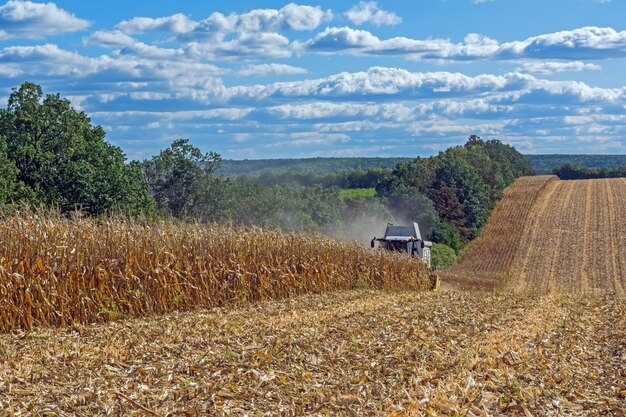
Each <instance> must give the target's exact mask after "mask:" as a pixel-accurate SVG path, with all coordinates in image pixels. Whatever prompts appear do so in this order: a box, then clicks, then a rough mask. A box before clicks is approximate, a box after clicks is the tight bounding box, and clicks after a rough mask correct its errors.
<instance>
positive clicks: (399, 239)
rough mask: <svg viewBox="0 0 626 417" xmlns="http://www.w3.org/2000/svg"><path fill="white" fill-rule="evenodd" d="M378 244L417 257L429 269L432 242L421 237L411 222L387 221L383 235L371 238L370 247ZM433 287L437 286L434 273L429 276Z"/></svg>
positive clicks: (416, 226)
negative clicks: (394, 222) (402, 223)
mask: <svg viewBox="0 0 626 417" xmlns="http://www.w3.org/2000/svg"><path fill="white" fill-rule="evenodd" d="M376 242H378V246H379V247H380V248H382V249H385V250H388V251H392V252H404V253H406V254H408V255H409V256H411V257H413V258H418V259H419V260H420V261H422V262H423V263H424V264H426V266H427V267H428V268H429V269H430V267H431V264H430V252H431V249H432V246H433V243H432V242H430V241H427V240H424V239H422V235H421V233H420V228H419V226H418V224H417V223H415V222H413V225H411V226H398V225H394V224H392V223H387V228H386V229H385V236H384V237H378V238H377V237H375V238H374V239H372V243H371V246H372V248H375V247H376ZM430 281H431V286H432V288H433V289H438V288H439V277H438V276H437V275H435V274H433V275H431V276H430Z"/></svg>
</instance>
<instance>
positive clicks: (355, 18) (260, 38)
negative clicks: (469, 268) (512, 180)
mask: <svg viewBox="0 0 626 417" xmlns="http://www.w3.org/2000/svg"><path fill="white" fill-rule="evenodd" d="M625 16H626V1H623V0H612V1H611V0H541V1H540V0H524V1H521V0H413V1H399V0H397V1H378V2H377V1H326V0H324V1H313V2H299V3H288V2H284V1H282V2H281V1H231V2H217V1H190V0H188V1H178V2H174V1H164V0H152V1H144V0H133V1H128V0H126V1H120V0H107V1H84V0H80V1H79V0H57V1H56V2H47V3H46V2H34V1H18V0H10V1H5V2H1V1H0V106H2V107H4V106H6V101H7V98H8V96H9V95H10V94H11V89H12V88H15V87H18V86H19V85H21V84H22V83H23V82H25V81H31V82H35V83H37V84H39V85H41V86H42V87H43V89H44V92H45V93H54V94H56V93H60V94H61V96H62V97H65V98H67V99H69V100H70V101H71V103H72V105H73V106H74V108H76V109H77V110H80V111H84V112H86V113H87V114H88V115H89V116H90V117H91V119H92V122H93V123H95V124H99V125H101V126H102V127H103V128H104V129H105V130H106V132H107V136H106V138H107V140H108V141H109V142H111V143H113V144H114V145H116V146H119V147H120V148H122V150H123V151H124V152H125V153H126V155H127V156H128V158H129V159H145V158H149V157H151V156H153V155H156V154H158V152H159V151H160V150H162V149H164V148H166V147H168V146H169V144H170V143H171V142H172V141H173V140H174V139H176V138H181V137H182V138H189V140H190V142H191V143H192V144H194V145H196V146H197V147H199V148H200V149H201V150H203V151H205V152H208V151H214V152H218V153H219V154H221V155H222V157H223V158H226V159H259V158H302V157H317V156H323V157H329V156H330V157H345V156H404V157H414V156H429V155H433V154H436V153H437V152H439V151H442V150H444V149H446V148H448V147H450V146H454V145H459V144H462V143H464V142H465V140H466V139H467V137H468V136H469V135H472V134H476V135H479V136H481V137H482V138H484V139H492V138H495V139H499V140H501V141H503V142H505V143H508V144H511V145H513V146H515V147H516V148H517V149H518V150H519V151H521V152H523V153H527V154H545V153H565V154H571V153H612V154H623V153H626V139H625V134H626V111H625V110H626V76H625V75H624V67H626V20H625V19H624V17H625Z"/></svg>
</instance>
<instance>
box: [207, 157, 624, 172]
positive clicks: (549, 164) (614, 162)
mask: <svg viewBox="0 0 626 417" xmlns="http://www.w3.org/2000/svg"><path fill="white" fill-rule="evenodd" d="M524 156H525V157H526V159H528V161H529V162H530V164H531V166H532V167H533V169H534V170H535V173H537V174H539V175H542V174H550V173H552V171H553V170H554V168H557V167H559V166H561V165H565V164H578V165H581V166H583V167H585V168H598V169H602V168H607V169H614V168H618V167H620V166H626V155H562V154H553V155H524ZM412 160H413V158H400V157H395V158H302V159H246V160H240V161H234V160H223V161H222V162H221V166H220V168H219V169H218V171H217V173H218V174H221V175H225V176H228V177H230V176H237V175H247V176H261V175H263V174H272V175H277V176H278V175H281V174H286V173H289V174H300V175H318V176H325V175H327V174H336V173H339V172H346V171H354V170H363V171H367V170H370V169H393V168H394V167H395V166H396V165H397V164H398V163H400V162H410V161H412Z"/></svg>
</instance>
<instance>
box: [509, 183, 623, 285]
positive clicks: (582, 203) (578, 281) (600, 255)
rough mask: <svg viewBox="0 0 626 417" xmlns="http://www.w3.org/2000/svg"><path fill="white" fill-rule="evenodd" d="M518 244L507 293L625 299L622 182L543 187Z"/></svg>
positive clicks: (555, 184)
mask: <svg viewBox="0 0 626 417" xmlns="http://www.w3.org/2000/svg"><path fill="white" fill-rule="evenodd" d="M521 242H522V244H521V245H520V247H519V249H518V251H517V253H516V259H515V262H514V263H513V265H512V268H511V273H510V277H511V280H510V282H509V286H508V288H509V289H512V290H513V291H517V292H520V291H523V292H526V291H530V292H570V293H583V294H590V293H591V294H593V293H605V292H610V293H615V294H617V295H618V296H622V297H623V296H626V292H625V288H626V179H623V178H622V179H602V180H578V181H557V182H554V183H551V184H549V185H548V187H547V188H546V190H545V191H544V192H543V193H542V194H541V196H540V197H539V199H538V200H537V202H536V203H535V206H534V213H533V216H532V218H531V221H530V223H529V224H528V225H527V227H526V228H525V229H524V233H523V234H522V236H521Z"/></svg>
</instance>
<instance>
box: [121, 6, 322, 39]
mask: <svg viewBox="0 0 626 417" xmlns="http://www.w3.org/2000/svg"><path fill="white" fill-rule="evenodd" d="M330 19H332V11H330V10H326V11H324V10H322V9H321V8H320V7H319V6H315V7H314V6H303V5H298V4H295V3H289V4H287V5H286V6H284V7H282V8H280V9H254V10H251V11H249V12H246V13H242V14H236V13H231V14H229V15H227V16H226V15H224V14H222V13H219V12H214V13H212V14H211V15H210V16H209V17H208V18H206V19H204V20H201V21H194V20H191V19H190V18H188V17H187V16H185V15H183V14H181V13H177V14H174V15H171V16H165V17H159V18H150V17H135V18H132V19H130V20H124V21H122V22H120V23H119V24H117V25H116V26H115V28H116V29H117V30H120V31H122V32H124V33H146V32H152V31H163V32H171V33H175V34H179V35H182V34H186V35H189V36H192V37H203V36H215V35H219V34H226V33H235V32H237V33H257V32H279V31H281V30H284V29H291V30H297V31H302V30H313V29H315V28H316V27H318V26H319V25H320V24H321V23H322V22H323V21H326V20H330Z"/></svg>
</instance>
